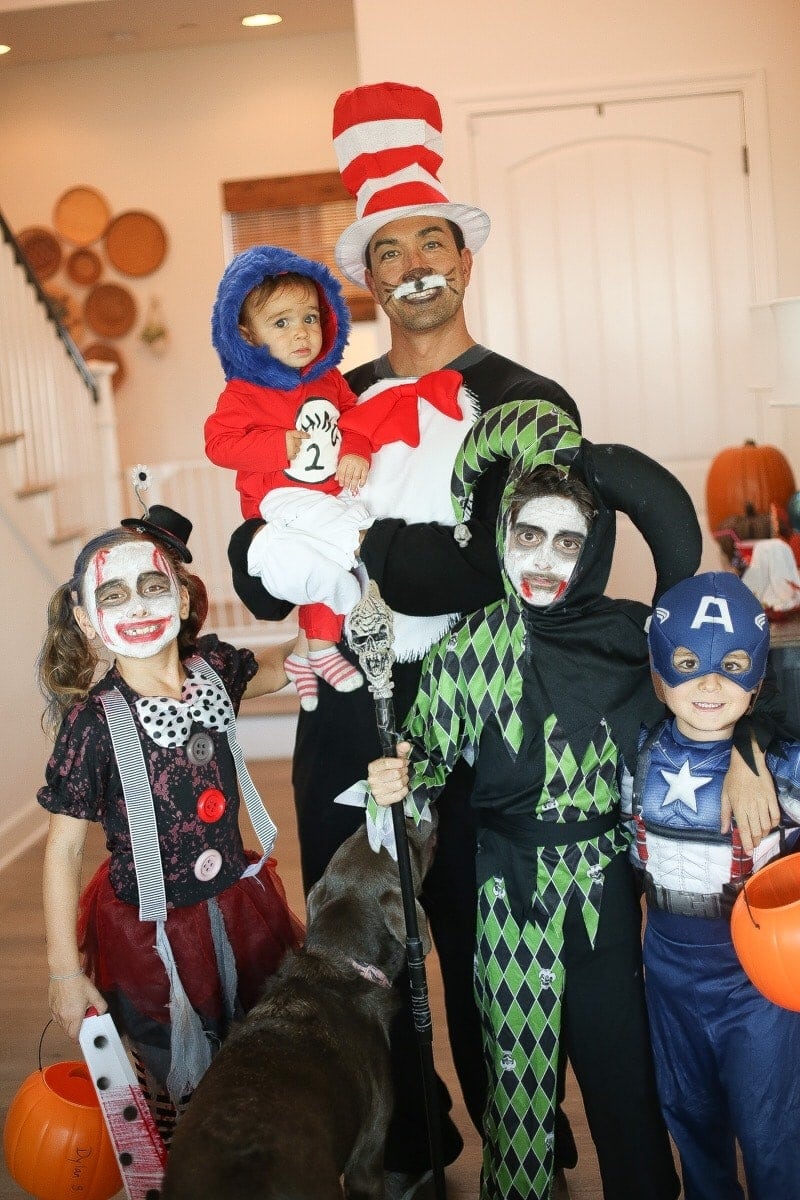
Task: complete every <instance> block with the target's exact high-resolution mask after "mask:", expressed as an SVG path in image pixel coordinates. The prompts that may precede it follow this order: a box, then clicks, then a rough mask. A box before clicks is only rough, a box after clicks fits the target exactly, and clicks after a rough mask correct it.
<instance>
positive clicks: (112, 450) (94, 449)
mask: <svg viewBox="0 0 800 1200" xmlns="http://www.w3.org/2000/svg"><path fill="white" fill-rule="evenodd" d="M0 446H5V447H6V450H5V451H4V459H5V464H4V465H5V469H6V472H7V478H9V481H10V483H11V488H12V491H13V494H14V495H15V496H16V498H17V499H19V500H21V501H23V500H26V499H28V498H30V497H33V496H39V495H42V496H46V497H47V503H46V504H44V505H43V506H42V509H43V512H44V514H45V516H44V520H45V526H46V528H45V536H46V540H47V542H48V543H49V545H51V546H56V545H59V544H61V543H64V542H69V541H72V540H73V539H76V538H81V537H85V536H89V535H90V534H91V533H94V532H96V531H98V530H99V529H102V528H104V527H105V526H107V525H108V524H114V523H116V521H118V520H119V456H118V451H117V442H116V431H115V423H114V412H113V406H112V403H111V388H110V382H109V372H108V368H107V367H105V366H104V365H98V366H97V370H96V371H95V372H92V371H90V370H89V368H88V366H87V364H86V363H85V362H84V361H83V359H82V358H81V355H80V353H79V351H78V350H77V348H76V346H75V345H74V343H73V342H72V339H71V338H70V337H69V335H68V334H67V333H66V332H65V331H64V330H63V329H62V328H61V327H60V326H59V325H58V323H57V321H56V320H55V318H54V315H53V313H52V311H51V308H50V304H49V301H48V299H47V297H46V296H45V294H44V293H43V292H42V290H41V288H40V287H39V285H38V283H37V281H36V279H35V277H34V276H33V275H32V273H31V271H30V269H29V267H28V266H27V263H26V262H25V260H24V257H23V256H22V254H21V251H20V249H19V246H18V245H17V243H16V241H15V240H14V238H13V236H12V234H11V232H10V230H9V229H8V226H7V225H6V223H5V221H4V220H3V219H2V215H1V214H0Z"/></svg>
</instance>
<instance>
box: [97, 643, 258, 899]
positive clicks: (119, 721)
mask: <svg viewBox="0 0 800 1200" xmlns="http://www.w3.org/2000/svg"><path fill="white" fill-rule="evenodd" d="M187 666H189V667H190V668H191V670H193V671H196V672H197V673H198V674H199V675H202V676H203V678H204V679H207V680H209V681H210V682H212V683H216V684H217V685H218V686H219V687H221V688H222V691H223V693H224V694H225V696H226V697H227V700H228V705H229V707H230V713H229V721H228V728H227V734H228V744H229V746H230V748H231V753H232V755H233V761H234V765H235V767H236V778H237V779H238V781H239V787H240V788H241V792H242V797H243V799H244V803H245V807H246V808H247V813H248V816H249V817H250V821H251V824H252V826H253V829H254V830H255V832H256V836H257V837H258V840H259V841H260V843H261V848H262V850H263V851H264V853H263V856H262V858H261V859H260V860H259V861H258V862H257V863H252V864H251V865H250V866H249V867H247V869H246V870H245V871H244V875H254V874H256V873H257V872H258V871H259V870H260V869H261V866H262V864H263V862H264V860H265V859H266V858H267V857H268V856H269V854H270V853H271V851H272V847H273V845H274V843H275V837H276V834H277V832H278V831H277V829H276V828H275V824H274V822H273V821H272V819H271V817H270V815H269V813H268V812H267V810H266V808H265V807H264V802H263V800H262V799H261V797H260V796H259V794H258V792H257V791H256V786H255V784H254V783H253V780H252V779H251V777H250V772H249V771H248V769H247V763H246V762H245V760H244V753H243V752H242V748H241V746H240V745H239V742H238V739H237V737H236V717H235V714H234V712H233V705H232V704H231V702H230V697H229V696H228V691H227V688H226V687H225V685H224V683H223V682H222V680H221V679H220V677H219V675H218V674H217V672H216V671H215V670H214V668H213V667H211V666H210V665H209V664H208V663H207V662H206V661H205V659H203V658H200V657H199V656H198V655H192V657H191V658H189V659H187ZM100 700H101V702H102V705H103V708H104V709H105V714H106V720H107V722H108V728H109V731H110V733H111V743H112V745H113V747H114V754H115V755H116V759H117V765H118V767H119V774H120V779H121V780H122V791H123V795H124V796H125V806H126V808H127V810H128V826H129V828H130V831H131V848H132V850H133V862H134V866H135V867H136V882H137V886H138V888H139V920H140V921H164V920H166V917H167V896H166V890H165V888H164V872H163V869H162V866H161V854H160V851H159V844H158V826H157V824H156V812H155V806H154V804H153V793H152V790H151V788H150V780H149V778H148V776H147V768H146V766H145V761H144V754H143V752H142V743H141V742H140V740H139V735H138V733H137V732H136V725H135V723H134V720H133V713H132V712H131V710H130V706H129V705H128V702H127V701H126V700H125V698H124V696H123V695H122V693H121V692H120V690H119V689H118V688H111V690H110V691H108V692H103V693H102V694H101V696H100Z"/></svg>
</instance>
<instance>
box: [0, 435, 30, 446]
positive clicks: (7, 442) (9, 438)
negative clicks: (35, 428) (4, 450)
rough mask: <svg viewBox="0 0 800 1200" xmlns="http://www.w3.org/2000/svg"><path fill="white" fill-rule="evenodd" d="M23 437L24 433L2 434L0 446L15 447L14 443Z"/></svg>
mask: <svg viewBox="0 0 800 1200" xmlns="http://www.w3.org/2000/svg"><path fill="white" fill-rule="evenodd" d="M23 437H25V434H24V433H0V446H13V444H14V442H18V441H19V439H20V438H23Z"/></svg>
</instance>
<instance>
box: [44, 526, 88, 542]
mask: <svg viewBox="0 0 800 1200" xmlns="http://www.w3.org/2000/svg"><path fill="white" fill-rule="evenodd" d="M85 534H86V526H85V525H73V526H72V528H71V529H59V530H58V532H57V533H51V534H50V536H49V538H48V539H47V540H48V542H49V543H50V545H51V546H62V545H63V544H64V542H71V541H74V539H75V538H79V537H84V536H85Z"/></svg>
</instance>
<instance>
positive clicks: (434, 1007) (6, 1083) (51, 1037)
mask: <svg viewBox="0 0 800 1200" xmlns="http://www.w3.org/2000/svg"><path fill="white" fill-rule="evenodd" d="M250 769H251V772H252V775H253V778H254V780H255V783H256V786H257V787H258V789H259V791H260V792H261V794H262V796H263V797H264V801H265V803H266V804H267V807H268V808H269V810H270V812H271V814H272V816H273V818H274V820H275V822H276V824H277V826H278V829H279V831H280V832H279V838H278V842H277V847H276V853H277V858H278V869H279V872H280V874H281V878H282V879H283V882H284V885H285V887H286V891H287V894H288V896H289V901H290V903H291V904H292V906H293V907H294V909H295V911H296V912H298V913H302V911H303V895H302V887H301V884H300V865H299V856H298V851H297V843H296V838H295V834H294V829H295V826H294V810H293V807H292V797H291V786H290V764H289V762H288V761H286V760H283V759H281V760H269V761H263V762H256V763H250ZM247 841H248V844H253V841H252V835H250V836H249V837H247ZM42 850H43V845H42V844H41V843H40V844H37V845H36V846H34V847H32V848H31V849H30V850H28V851H27V853H25V854H24V855H22V856H21V857H20V858H18V859H17V860H16V861H15V862H13V863H12V864H11V865H10V866H9V867H8V868H7V869H6V870H5V871H3V872H2V873H1V874H0V911H2V928H0V995H1V996H2V1028H1V1030H0V1111H1V1112H2V1118H3V1121H5V1114H6V1111H7V1108H8V1105H9V1103H10V1102H11V1100H12V1099H13V1096H14V1094H15V1093H16V1091H17V1090H18V1088H19V1086H20V1084H21V1083H22V1082H23V1080H24V1079H26V1078H27V1076H28V1075H29V1074H30V1073H31V1072H32V1071H35V1070H36V1068H37V1065H38V1059H37V1047H38V1044H39V1039H40V1037H41V1035H42V1030H43V1029H44V1027H45V1025H46V1023H47V1020H48V1011H47V964H46V959H45V951H44V930H43V920H42V908H41V864H42ZM104 854H105V847H104V844H103V837H102V832H101V830H100V829H99V827H93V828H92V829H91V831H90V837H89V841H88V845H87V851H86V861H85V868H84V879H88V878H89V876H90V874H91V872H92V871H93V870H94V868H95V866H96V865H97V864H98V863H99V862H100V861H101V860H102V858H103V857H104ZM427 972H428V987H429V993H430V1002H431V1011H432V1017H433V1025H434V1053H435V1056H436V1063H437V1069H438V1070H439V1073H440V1074H441V1075H442V1077H443V1079H444V1080H445V1082H446V1083H447V1086H448V1088H449V1089H450V1093H451V1095H452V1097H453V1115H454V1119H455V1121H456V1123H457V1124H458V1126H459V1128H460V1130H461V1132H462V1134H463V1137H464V1142H465V1147H464V1151H463V1153H462V1154H461V1156H460V1157H459V1159H458V1160H457V1161H456V1162H455V1163H454V1164H453V1165H452V1166H451V1167H448V1169H447V1194H448V1200H475V1198H476V1197H477V1194H478V1176H479V1172H480V1140H479V1138H478V1135H477V1133H476V1132H475V1130H474V1128H473V1127H472V1124H471V1122H470V1121H469V1118H468V1117H467V1114H466V1109H465V1107H464V1104H463V1102H462V1100H461V1095H460V1092H459V1088H458V1083H457V1081H456V1078H455V1073H454V1071H453V1066H452V1062H451V1060H450V1055H449V1051H448V1046H447V1036H446V1031H445V1027H444V1016H443V1012H442V993H441V984H440V982H439V974H438V965H437V963H436V961H435V957H432V958H430V959H429V960H428V963H427ZM80 1057H81V1055H80V1051H79V1049H78V1047H77V1046H75V1045H73V1044H72V1043H71V1042H69V1041H68V1040H67V1039H66V1038H65V1037H64V1036H63V1035H62V1034H61V1033H60V1031H58V1030H57V1029H56V1028H55V1026H52V1025H51V1026H50V1027H49V1028H48V1029H47V1032H46V1033H45V1035H44V1042H43V1048H42V1062H43V1063H44V1064H45V1065H48V1064H49V1063H53V1062H59V1061H62V1060H65V1059H80ZM566 1108H567V1112H568V1114H569V1117H570V1120H571V1122H572V1125H573V1130H574V1132H575V1136H576V1141H577V1142H578V1153H579V1161H578V1166H577V1167H576V1169H575V1170H574V1171H569V1172H567V1180H568V1185H569V1195H570V1197H571V1200H601V1197H602V1191H601V1188H600V1182H599V1177H598V1172H597V1163H596V1159H595V1154H594V1148H593V1146H592V1142H591V1138H590V1136H589V1132H588V1129H587V1127H586V1121H585V1118H584V1115H583V1109H582V1105H581V1100H580V1096H579V1094H578V1092H577V1087H576V1085H575V1082H574V1080H573V1079H569V1080H568V1089H567V1103H566ZM26 1195H27V1193H26V1192H23V1191H22V1189H21V1188H20V1187H19V1186H18V1185H17V1184H16V1183H15V1182H14V1181H13V1180H12V1179H11V1178H10V1176H9V1174H8V1171H7V1168H6V1166H5V1161H4V1162H3V1165H2V1168H0V1200H20V1197H24V1196H26ZM120 1195H123V1193H120ZM65 1200H66V1197H65ZM220 1200H224V1197H220Z"/></svg>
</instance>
